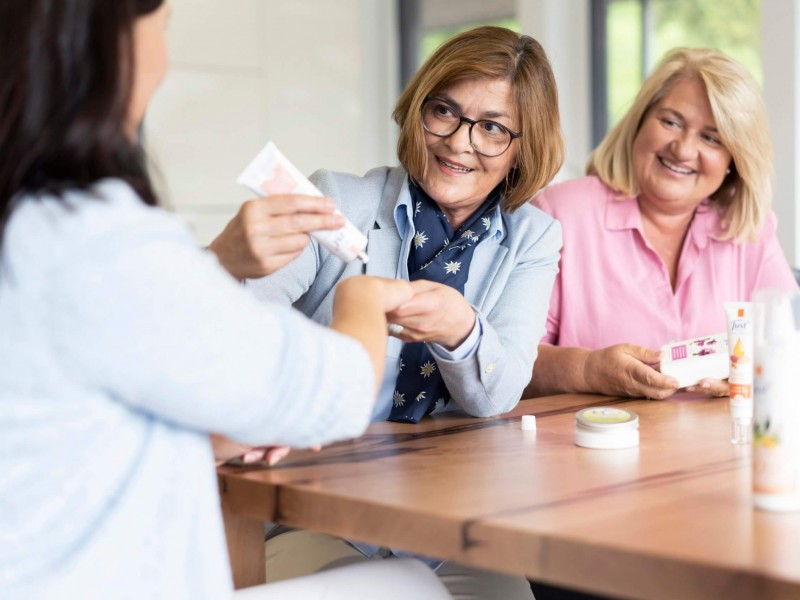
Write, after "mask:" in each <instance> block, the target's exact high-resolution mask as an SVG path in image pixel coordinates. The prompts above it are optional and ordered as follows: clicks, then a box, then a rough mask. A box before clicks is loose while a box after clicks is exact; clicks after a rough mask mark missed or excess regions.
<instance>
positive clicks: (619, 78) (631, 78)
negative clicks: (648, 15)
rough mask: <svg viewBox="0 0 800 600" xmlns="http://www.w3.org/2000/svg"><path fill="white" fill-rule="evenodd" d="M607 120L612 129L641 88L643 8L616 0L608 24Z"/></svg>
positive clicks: (633, 1) (630, 0) (634, 1)
mask: <svg viewBox="0 0 800 600" xmlns="http://www.w3.org/2000/svg"><path fill="white" fill-rule="evenodd" d="M606 40H607V42H608V54H607V60H608V63H607V65H606V68H607V73H608V88H607V89H608V116H607V122H608V125H609V128H611V127H612V126H613V125H614V123H616V122H617V120H618V119H619V118H620V117H621V116H622V115H623V114H625V111H626V110H628V107H629V106H630V103H631V102H632V101H633V98H634V97H635V96H636V92H638V91H639V86H641V84H642V56H643V54H644V52H643V50H642V5H641V2H640V0H614V1H613V2H610V3H609V5H608V20H607V21H606Z"/></svg>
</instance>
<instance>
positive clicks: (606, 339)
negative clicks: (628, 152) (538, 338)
mask: <svg viewBox="0 0 800 600" xmlns="http://www.w3.org/2000/svg"><path fill="white" fill-rule="evenodd" d="M533 204H534V205H536V206H538V207H539V208H541V209H542V210H544V211H545V212H547V213H548V214H550V215H552V216H553V217H555V218H556V219H558V220H559V221H560V222H561V226H562V228H563V234H564V247H563V249H562V251H561V262H560V272H559V274H558V277H557V279H556V282H555V285H554V287H553V293H552V296H551V299H550V310H549V313H548V316H547V333H546V335H545V336H544V338H542V343H546V344H554V345H558V346H582V347H585V348H592V349H596V348H604V347H606V346H610V345H613V344H618V343H632V344H637V345H640V346H646V347H650V348H654V349H658V348H659V347H660V346H661V345H663V344H665V343H667V342H670V341H676V340H682V339H688V338H693V337H699V336H702V335H708V334H713V333H722V332H724V331H725V312H724V310H723V304H724V303H725V302H727V301H747V300H749V299H750V296H751V294H752V293H753V291H754V290H756V289H758V288H766V287H772V288H781V289H794V288H796V287H797V284H796V282H795V279H794V276H793V275H792V271H791V269H790V268H789V264H788V263H787V262H786V258H785V257H784V255H783V252H782V250H781V248H780V246H779V244H778V239H777V236H776V234H775V229H776V219H775V215H774V214H772V213H770V215H769V218H768V219H767V222H766V224H765V226H764V228H763V230H762V232H761V235H760V237H759V239H758V240H757V241H755V242H742V243H734V242H732V241H730V240H725V241H722V240H719V239H717V238H718V237H719V234H720V233H721V232H722V228H721V223H720V215H719V213H718V211H717V210H716V209H715V208H714V206H713V203H712V202H710V201H708V200H706V201H704V202H703V203H702V204H701V205H700V206H699V207H698V208H697V211H696V213H695V216H694V219H693V220H692V223H691V225H690V226H689V232H688V233H687V235H686V239H685V241H684V245H683V249H682V251H681V256H680V262H679V264H678V275H677V280H676V286H675V290H674V291H673V290H672V286H671V284H670V278H669V272H668V271H667V268H666V266H665V265H664V263H663V262H662V260H661V258H660V257H659V256H658V254H657V253H656V252H655V250H654V249H653V248H652V246H651V245H650V244H649V243H648V242H647V240H646V239H645V237H644V232H643V229H642V221H641V215H640V213H639V206H638V204H637V202H636V199H635V198H629V199H623V200H618V199H615V193H614V191H613V190H611V189H610V188H609V187H608V186H606V185H605V184H604V183H603V182H602V181H600V179H598V178H597V177H583V178H581V179H576V180H572V181H567V182H564V183H561V184H556V185H553V186H551V187H549V188H547V189H546V190H545V191H543V192H542V193H541V194H539V195H538V196H537V197H536V198H535V199H534V200H533Z"/></svg>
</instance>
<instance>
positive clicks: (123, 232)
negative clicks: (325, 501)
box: [46, 206, 374, 446]
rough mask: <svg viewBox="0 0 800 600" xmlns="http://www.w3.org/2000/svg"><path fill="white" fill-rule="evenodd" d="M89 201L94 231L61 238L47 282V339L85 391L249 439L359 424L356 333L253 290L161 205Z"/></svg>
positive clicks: (322, 439)
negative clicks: (97, 214) (97, 228)
mask: <svg viewBox="0 0 800 600" xmlns="http://www.w3.org/2000/svg"><path fill="white" fill-rule="evenodd" d="M97 210H102V211H105V212H106V213H107V214H106V215H105V218H106V220H107V222H106V223H105V224H104V225H103V228H102V229H103V231H102V232H101V233H91V234H86V232H81V231H77V234H78V235H80V237H81V241H80V243H78V244H74V245H69V244H63V246H64V248H62V252H61V257H60V259H59V261H58V263H56V268H54V269H53V272H52V273H51V274H50V276H49V277H50V283H49V285H48V286H47V289H48V290H49V302H48V305H49V307H50V310H49V311H48V313H49V314H48V315H47V316H46V318H47V321H48V332H49V335H50V339H51V342H52V344H51V346H52V351H53V352H54V353H55V354H56V355H58V356H59V357H60V358H59V360H63V363H64V364H65V365H66V369H68V371H69V372H70V373H71V376H72V377H74V378H75V379H76V380H78V384H79V385H80V386H82V387H84V388H85V389H86V390H87V393H91V392H92V390H97V391H99V392H100V393H103V394H105V395H110V396H112V397H114V398H116V399H117V401H118V402H120V403H124V404H126V405H128V406H129V407H131V408H132V409H134V410H139V411H144V412H146V413H150V414H152V415H153V416H154V417H155V418H158V419H164V420H167V421H170V422H173V423H175V424H177V425H179V426H182V427H185V428H189V429H196V430H201V431H208V432H216V433H221V434H224V435H227V436H229V437H232V438H234V439H238V440H240V441H243V442H247V443H252V444H289V445H295V446H304V445H308V444H314V443H326V442H330V441H333V440H336V439H341V438H346V437H352V436H355V435H358V434H360V433H361V432H362V431H363V429H364V428H365V427H366V425H367V423H368V420H369V415H370V412H371V409H372V404H373V402H374V374H373V371H372V367H371V363H370V360H369V357H368V355H367V353H366V351H365V350H364V349H363V347H362V346H361V345H360V344H359V343H358V342H357V341H355V340H353V339H351V338H348V337H346V336H344V335H340V334H338V333H336V332H334V331H332V330H329V329H327V328H324V327H321V326H319V325H316V324H314V323H311V322H310V321H308V320H307V319H305V318H304V317H302V316H301V315H299V313H297V312H296V311H294V310H292V309H289V308H283V307H280V306H277V305H275V304H270V303H268V304H266V305H264V304H260V303H259V302H258V301H256V300H255V299H254V298H252V297H251V296H250V295H249V294H248V293H247V292H246V291H244V290H243V289H242V288H241V286H239V285H238V284H237V283H236V282H235V281H234V280H233V279H231V278H230V277H229V276H228V275H227V274H226V273H225V272H224V270H223V269H222V268H221V267H220V266H219V265H218V263H217V262H216V260H215V258H214V257H213V255H211V254H210V253H205V252H203V251H201V250H199V249H197V248H196V247H195V245H194V243H193V241H192V239H191V236H190V235H189V233H188V231H186V229H185V227H184V226H183V225H182V224H180V223H178V222H177V219H175V218H173V217H171V216H169V215H167V214H165V213H163V212H162V211H159V210H154V209H147V208H145V207H142V206H136V207H130V208H128V209H126V210H123V211H119V210H116V208H115V207H114V206H108V207H105V208H92V209H91V211H97ZM78 212H79V213H80V212H81V211H78ZM120 212H122V213H124V214H122V215H120V214H119V213H120ZM76 218H79V217H76ZM109 221H110V223H109ZM74 229H76V228H74V227H73V230H74ZM77 229H80V228H77ZM71 233H72V237H75V234H76V231H72V232H71ZM309 374H313V376H310V375H309Z"/></svg>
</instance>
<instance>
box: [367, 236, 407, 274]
mask: <svg viewBox="0 0 800 600" xmlns="http://www.w3.org/2000/svg"><path fill="white" fill-rule="evenodd" d="M367 239H368V240H369V245H368V246H367V253H368V254H369V262H368V263H367V275H374V276H376V277H389V278H392V279H394V278H395V277H396V276H397V261H398V259H399V257H400V245H401V242H402V240H401V239H400V234H399V233H398V231H397V228H396V227H394V226H392V228H391V229H373V230H372V231H370V232H368V234H367Z"/></svg>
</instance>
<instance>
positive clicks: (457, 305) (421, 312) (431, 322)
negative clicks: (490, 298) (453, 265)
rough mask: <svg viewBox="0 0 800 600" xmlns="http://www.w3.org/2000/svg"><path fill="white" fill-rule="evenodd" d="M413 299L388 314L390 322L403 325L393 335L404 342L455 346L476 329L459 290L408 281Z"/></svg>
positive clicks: (424, 282) (472, 315) (447, 286)
mask: <svg viewBox="0 0 800 600" xmlns="http://www.w3.org/2000/svg"><path fill="white" fill-rule="evenodd" d="M410 285H411V288H412V289H413V290H414V297H413V298H411V299H410V300H408V301H407V302H404V303H403V304H401V305H400V306H398V307H397V308H395V309H394V310H392V311H390V312H389V313H387V315H386V318H387V320H388V321H389V323H392V324H394V325H400V326H402V328H403V329H402V331H400V332H398V333H393V335H395V336H396V337H398V338H400V339H401V340H403V341H404V342H435V343H438V344H441V345H442V346H445V347H446V348H448V349H453V348H456V347H458V346H459V345H460V344H461V343H462V342H463V341H464V340H465V339H466V338H467V336H469V334H470V332H471V331H472V328H473V327H474V326H475V318H476V317H475V311H473V310H472V307H471V306H470V305H469V303H468V302H467V301H466V300H465V299H464V296H462V295H461V294H460V293H459V292H458V290H456V289H454V288H452V287H450V286H449V285H444V284H443V283H436V282H435V281H427V280H425V279H420V280H418V281H412V282H411V284H410Z"/></svg>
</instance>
